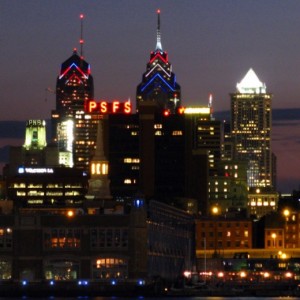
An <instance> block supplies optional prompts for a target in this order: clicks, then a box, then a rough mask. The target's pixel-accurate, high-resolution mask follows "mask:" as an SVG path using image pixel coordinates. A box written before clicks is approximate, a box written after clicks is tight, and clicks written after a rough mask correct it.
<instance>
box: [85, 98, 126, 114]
mask: <svg viewBox="0 0 300 300" xmlns="http://www.w3.org/2000/svg"><path fill="white" fill-rule="evenodd" d="M85 111H86V112H87V113H100V114H130V113H131V111H132V107H131V102H130V101H126V102H120V101H118V100H114V101H112V102H107V101H104V100H100V101H98V102H96V101H94V100H90V101H88V102H87V104H86V106H85Z"/></svg>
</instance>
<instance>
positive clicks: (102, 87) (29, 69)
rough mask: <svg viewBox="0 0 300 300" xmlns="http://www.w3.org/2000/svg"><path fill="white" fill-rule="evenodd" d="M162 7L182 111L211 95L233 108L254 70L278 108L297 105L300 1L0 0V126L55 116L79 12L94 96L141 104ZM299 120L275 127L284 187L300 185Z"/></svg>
mask: <svg viewBox="0 0 300 300" xmlns="http://www.w3.org/2000/svg"><path fill="white" fill-rule="evenodd" d="M158 8H160V10H161V34H162V46H163V49H164V50H165V51H167V52H168V53H169V60H170V62H171V63H172V66H173V72H174V73H175V74H176V76H177V81H178V83H179V84H180V85H181V91H182V104H183V105H201V104H206V103H207V101H208V95H209V94H210V93H212V94H213V97H214V102H213V106H214V110H215V111H217V112H218V111H223V110H229V108H230V98H229V93H231V92H235V91H236V83H237V82H239V81H241V79H242V78H243V77H244V75H245V74H246V73H247V71H248V70H249V68H253V69H254V71H255V72H256V74H257V75H258V77H259V79H260V80H261V81H262V82H264V83H266V86H267V92H270V93H273V94H274V98H273V108H274V109H277V108H300V99H299V94H300V93H299V91H300V84H299V83H300V38H299V36H300V17H299V12H300V1H299V0H284V1H282V0H263V1H261V0H161V1H158V0H99V1H88V0H84V1H79V0H52V1H41V0H40V1H38V0H26V1H17V0H1V1H0V43H1V47H0V53H1V75H0V77H1V80H0V82H1V83H0V84H1V85H0V93H1V97H0V121H8V120H21V121H22V120H27V119H49V118H50V115H51V110H52V109H54V108H55V95H54V94H51V93H48V94H47V95H46V93H45V89H46V88H50V89H53V90H54V89H55V84H56V77H57V75H58V73H59V71H60V65H61V63H62V62H64V61H65V60H66V59H67V58H69V57H70V56H71V54H72V50H73V48H78V49H79V48H80V47H79V38H80V19H79V15H80V14H81V13H82V14H84V16H85V19H84V29H83V38H84V41H85V44H84V49H83V51H84V52H83V55H84V58H85V60H86V61H87V62H89V63H90V64H91V73H92V76H93V78H94V85H95V99H96V100H99V99H106V100H108V101H110V100H113V99H120V100H125V99H128V98H131V99H132V101H135V92H136V86H137V85H138V84H139V83H140V81H141V79H142V74H143V73H144V72H145V70H146V64H147V62H148V60H149V55H150V51H152V50H154V48H155V45H156V24H157V16H156V10H157V9H158ZM299 119H300V118H299ZM293 122H295V123H293V124H292V125H291V124H290V123H289V124H287V123H284V122H283V123H284V124H283V123H282V124H283V125H284V126H278V125H280V124H279V123H278V124H275V125H276V126H274V140H276V141H275V142H274V152H276V155H277V157H278V173H279V177H281V178H282V179H281V183H280V184H281V187H283V183H282V182H283V180H284V179H283V177H284V176H285V180H287V181H288V173H289V174H292V176H293V180H294V181H293V183H292V184H291V185H290V186H289V185H285V187H284V188H286V187H287V186H288V188H292V187H297V188H298V186H297V185H296V184H297V181H298V185H299V183H300V172H299V171H298V169H300V168H299V167H300V160H299V158H298V156H299V155H298V153H299V148H297V147H299V146H298V144H299V140H300V138H299V135H300V134H299V122H298V121H293ZM287 128H289V129H288V130H287ZM291 130H292V132H291ZM285 132H286V133H285ZM285 134H288V135H285ZM0 138H1V137H0ZM278 139H279V140H278ZM283 139H288V141H285V142H283ZM281 142H282V145H285V148H283V147H281ZM296 142H298V144H297V143H296ZM289 143H292V146H291V151H289V150H288V149H289V148H287V146H288V145H289ZM1 144H3V143H1ZM288 157H289V159H291V158H293V163H292V165H291V168H293V169H289V171H288V172H287V158H288ZM296 166H297V168H296ZM284 172H285V173H284ZM280 184H279V186H280ZM295 185H296V186H295Z"/></svg>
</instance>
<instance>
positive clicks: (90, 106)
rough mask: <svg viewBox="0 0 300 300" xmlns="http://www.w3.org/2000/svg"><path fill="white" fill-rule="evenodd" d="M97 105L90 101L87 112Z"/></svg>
mask: <svg viewBox="0 0 300 300" xmlns="http://www.w3.org/2000/svg"><path fill="white" fill-rule="evenodd" d="M96 107H97V103H96V101H90V102H89V106H88V112H89V113H90V112H92V111H93V110H94V109H95V108H96Z"/></svg>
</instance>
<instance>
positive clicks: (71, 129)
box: [52, 50, 98, 171]
mask: <svg viewBox="0 0 300 300" xmlns="http://www.w3.org/2000/svg"><path fill="white" fill-rule="evenodd" d="M93 97H94V83H93V77H92V76H91V74H90V65H89V64H88V63H87V62H86V61H85V60H84V59H83V58H82V57H81V56H79V55H78V54H77V51H76V50H74V52H73V55H72V56H71V57H70V58H68V59H67V60H66V61H65V62H64V63H63V64H62V66H61V71H60V74H59V76H58V77H57V84H56V110H55V111H53V112H52V130H53V139H54V141H56V142H57V144H58V149H59V156H60V158H59V159H60V163H61V164H63V165H66V166H69V167H73V166H75V167H77V168H80V169H82V170H86V171H87V170H88V169H89V160H90V157H91V155H92V152H93V151H94V148H95V143H96V136H97V124H98V122H97V120H96V121H95V120H94V121H93V120H92V116H90V115H87V114H86V113H85V112H84V106H85V103H86V102H87V101H88V100H90V99H93Z"/></svg>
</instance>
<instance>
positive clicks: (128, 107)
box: [124, 101, 131, 114]
mask: <svg viewBox="0 0 300 300" xmlns="http://www.w3.org/2000/svg"><path fill="white" fill-rule="evenodd" d="M124 113H125V114H130V113H131V102H129V101H127V102H125V103H124Z"/></svg>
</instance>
